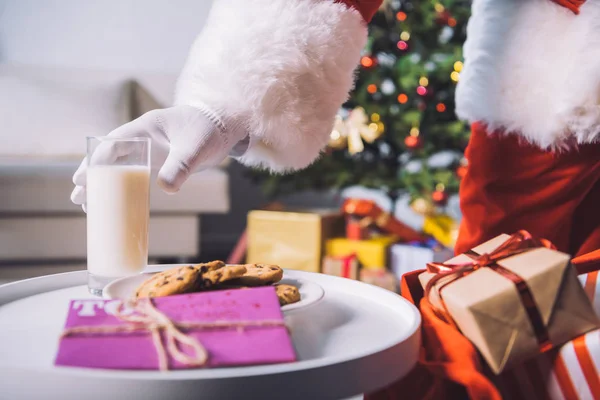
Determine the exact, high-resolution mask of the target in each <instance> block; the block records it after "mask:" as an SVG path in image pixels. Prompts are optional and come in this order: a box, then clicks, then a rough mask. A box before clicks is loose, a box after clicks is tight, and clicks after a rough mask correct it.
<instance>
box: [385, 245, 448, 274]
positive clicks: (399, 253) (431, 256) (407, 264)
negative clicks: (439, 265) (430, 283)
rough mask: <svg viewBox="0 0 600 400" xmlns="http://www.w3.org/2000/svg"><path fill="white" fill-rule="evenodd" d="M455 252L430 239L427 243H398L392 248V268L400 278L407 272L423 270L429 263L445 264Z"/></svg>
mask: <svg viewBox="0 0 600 400" xmlns="http://www.w3.org/2000/svg"><path fill="white" fill-rule="evenodd" d="M453 255H454V252H453V250H451V249H449V248H447V247H444V246H442V245H440V244H439V243H438V242H437V241H435V240H433V239H430V240H428V241H426V242H412V243H397V244H393V245H392V246H391V248H390V267H391V270H392V271H393V272H394V274H396V276H397V277H398V278H400V277H401V276H402V275H404V274H405V273H407V272H410V271H415V270H418V269H423V268H424V267H425V266H426V265H427V263H431V262H443V261H445V260H448V259H449V258H451V257H452V256H453Z"/></svg>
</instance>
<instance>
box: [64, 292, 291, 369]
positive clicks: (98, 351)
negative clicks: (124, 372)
mask: <svg viewBox="0 0 600 400" xmlns="http://www.w3.org/2000/svg"><path fill="white" fill-rule="evenodd" d="M215 333H218V334H215ZM183 344H185V346H183ZM295 360H296V354H295V351H294V348H293V345H292V341H291V339H290V335H289V333H288V330H287V328H286V326H285V324H284V320H283V316H282V313H281V308H280V305H279V300H278V298H277V295H276V294H275V289H274V288H273V287H272V286H271V287H263V288H254V289H248V290H224V291H215V292H206V293H195V294H185V295H177V296H168V297H159V298H155V299H149V298H144V299H138V300H135V301H132V302H129V303H123V302H121V301H120V300H73V301H71V302H70V305H69V312H68V316H67V322H66V325H65V329H64V331H63V334H62V336H61V340H60V344H59V349H58V354H57V356H56V360H55V364H56V365H61V366H72V367H88V368H107V369H146V370H154V369H160V370H168V369H185V368H193V367H216V366H226V365H229V366H231V365H253V364H273V363H286V362H291V361H295Z"/></svg>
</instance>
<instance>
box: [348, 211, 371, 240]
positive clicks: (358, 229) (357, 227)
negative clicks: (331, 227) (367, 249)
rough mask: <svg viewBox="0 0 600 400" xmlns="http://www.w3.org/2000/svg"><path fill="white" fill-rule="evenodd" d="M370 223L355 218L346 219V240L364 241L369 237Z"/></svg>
mask: <svg viewBox="0 0 600 400" xmlns="http://www.w3.org/2000/svg"><path fill="white" fill-rule="evenodd" d="M368 222H369V221H365V220H364V219H360V218H357V217H354V216H351V215H349V216H347V217H346V238H348V239H350V240H364V239H367V238H368V237H369V236H370V235H369V231H370V230H369V223H368Z"/></svg>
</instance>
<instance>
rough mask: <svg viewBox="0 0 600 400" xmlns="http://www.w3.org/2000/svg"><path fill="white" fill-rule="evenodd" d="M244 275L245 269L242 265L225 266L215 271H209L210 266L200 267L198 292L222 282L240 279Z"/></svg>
mask: <svg viewBox="0 0 600 400" xmlns="http://www.w3.org/2000/svg"><path fill="white" fill-rule="evenodd" d="M245 273H246V267H245V266H244V265H227V266H224V267H220V268H217V269H210V266H207V265H203V266H200V274H201V278H200V282H201V283H200V288H199V290H203V289H208V288H211V287H213V286H217V285H219V284H222V283H223V282H228V281H231V280H232V279H236V278H241V277H242V276H244V274H245Z"/></svg>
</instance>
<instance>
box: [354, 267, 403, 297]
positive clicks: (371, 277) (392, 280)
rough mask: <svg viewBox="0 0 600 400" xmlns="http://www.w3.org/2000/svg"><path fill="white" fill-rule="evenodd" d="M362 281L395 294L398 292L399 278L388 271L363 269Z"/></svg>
mask: <svg viewBox="0 0 600 400" xmlns="http://www.w3.org/2000/svg"><path fill="white" fill-rule="evenodd" d="M360 280H361V282H365V283H369V284H371V285H375V286H379V287H382V288H384V289H387V290H391V291H392V292H395V293H397V292H398V278H397V277H396V275H394V274H393V273H391V272H389V271H386V270H382V269H377V270H370V269H361V270H360Z"/></svg>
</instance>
